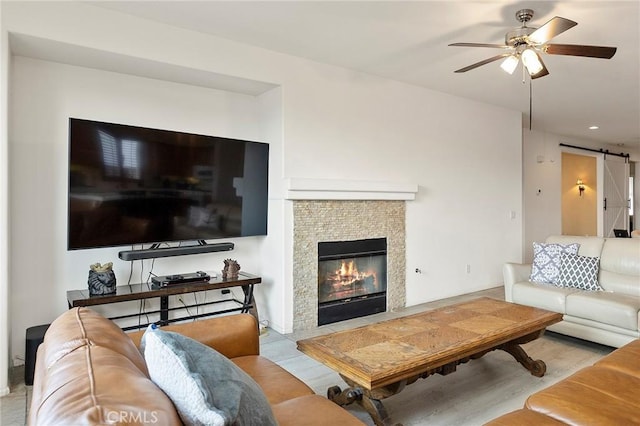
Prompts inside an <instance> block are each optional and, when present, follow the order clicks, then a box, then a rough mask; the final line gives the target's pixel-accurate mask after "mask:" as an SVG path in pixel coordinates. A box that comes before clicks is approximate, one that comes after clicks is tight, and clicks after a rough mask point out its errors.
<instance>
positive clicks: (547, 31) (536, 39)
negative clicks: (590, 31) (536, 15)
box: [529, 16, 578, 44]
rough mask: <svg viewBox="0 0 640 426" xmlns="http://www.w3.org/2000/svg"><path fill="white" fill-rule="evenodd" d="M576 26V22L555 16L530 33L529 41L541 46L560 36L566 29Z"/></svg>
mask: <svg viewBox="0 0 640 426" xmlns="http://www.w3.org/2000/svg"><path fill="white" fill-rule="evenodd" d="M576 25H578V23H577V22H574V21H572V20H570V19H566V18H561V17H559V16H556V17H554V18H551V19H550V20H549V21H547V22H546V23H545V24H544V25H543V26H541V27H540V28H538V29H537V30H535V31H534V32H532V33H531V34H530V35H529V40H531V41H532V42H533V43H535V44H543V43H546V42H548V41H549V40H551V39H552V38H554V37H555V36H557V35H558V34H562V33H563V32H565V31H567V30H568V29H570V28H573V27H575V26H576Z"/></svg>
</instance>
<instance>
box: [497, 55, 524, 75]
mask: <svg viewBox="0 0 640 426" xmlns="http://www.w3.org/2000/svg"><path fill="white" fill-rule="evenodd" d="M519 62H520V60H519V59H518V56H517V55H511V56H507V58H506V59H505V60H504V61H502V63H501V64H500V68H502V69H503V70H504V71H505V72H508V73H509V74H513V72H514V71H515V70H516V67H517V66H518V63H519Z"/></svg>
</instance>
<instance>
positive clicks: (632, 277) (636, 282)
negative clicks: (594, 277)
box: [600, 238, 640, 297]
mask: <svg viewBox="0 0 640 426" xmlns="http://www.w3.org/2000/svg"><path fill="white" fill-rule="evenodd" d="M600 285H601V286H602V287H603V288H604V289H605V290H608V291H614V292H616V293H618V292H619V293H624V294H628V295H632V296H636V297H640V238H608V239H607V241H606V242H605V243H604V247H603V248H602V256H601V257H600Z"/></svg>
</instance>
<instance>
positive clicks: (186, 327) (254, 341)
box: [128, 314, 260, 358]
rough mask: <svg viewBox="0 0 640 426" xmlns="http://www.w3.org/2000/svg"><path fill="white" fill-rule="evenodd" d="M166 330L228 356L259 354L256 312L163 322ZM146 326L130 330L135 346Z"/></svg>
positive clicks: (137, 344) (138, 342)
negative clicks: (137, 329) (178, 321)
mask: <svg viewBox="0 0 640 426" xmlns="http://www.w3.org/2000/svg"><path fill="white" fill-rule="evenodd" d="M161 329H162V330H163V331H175V332H176V333H180V334H182V335H183V336H187V337H189V338H191V339H193V340H197V341H198V342H200V343H202V344H205V345H207V346H209V347H210V348H213V349H215V350H216V351H218V352H220V353H221V354H222V355H224V356H226V357H227V358H234V357H237V356H245V355H259V354H260V337H259V334H258V322H257V320H256V318H255V317H254V316H253V315H250V314H236V315H228V316H219V317H213V318H207V319H201V320H198V321H190V322H185V323H181V324H170V325H163V326H162V327H161ZM143 335H144V330H141V331H134V332H131V333H129V334H128V336H129V337H130V338H131V340H133V343H135V345H136V346H138V347H140V340H141V339H142V336H143Z"/></svg>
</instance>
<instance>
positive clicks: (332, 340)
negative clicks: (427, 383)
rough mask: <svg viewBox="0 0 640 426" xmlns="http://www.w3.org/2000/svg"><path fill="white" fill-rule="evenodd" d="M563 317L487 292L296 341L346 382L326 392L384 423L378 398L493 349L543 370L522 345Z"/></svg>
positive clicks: (536, 370) (540, 372) (538, 372)
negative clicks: (493, 295) (421, 311)
mask: <svg viewBox="0 0 640 426" xmlns="http://www.w3.org/2000/svg"><path fill="white" fill-rule="evenodd" d="M561 320H562V314H558V313H555V312H549V311H545V310H542V309H537V308H532V307H529V306H522V305H517V304H514V303H509V302H505V301H502V300H496V299H491V298H486V297H485V298H479V299H475V300H472V301H469V302H464V303H459V304H455V305H451V306H447V307H444V308H440V309H435V310H432V311H427V312H423V313H420V314H415V315H410V316H406V317H402V318H397V319H393V320H389V321H383V322H379V323H376V324H370V325H367V326H364V327H359V328H355V329H352V330H347V331H340V332H336V333H331V334H328V335H324V336H318V337H314V338H311V339H305V340H300V341H298V349H299V350H300V351H302V352H304V353H305V354H307V355H309V356H310V357H312V358H314V359H316V360H318V361H320V362H321V363H323V364H325V365H327V366H328V367H330V368H332V369H333V370H335V371H337V372H338V373H339V374H340V376H341V377H342V378H343V379H344V381H345V382H346V383H347V384H348V385H349V388H347V389H345V390H341V389H340V388H339V387H338V386H334V387H331V388H329V389H328V391H327V397H328V398H329V399H331V400H332V401H334V402H335V403H337V404H339V405H347V404H351V403H353V402H356V403H359V404H360V405H362V406H363V407H364V408H365V409H366V410H367V412H368V413H369V414H370V415H371V417H372V418H373V421H374V422H375V424H376V425H383V424H387V423H388V422H389V421H390V420H389V419H388V415H387V412H386V410H385V408H384V406H383V405H382V402H381V400H382V399H384V398H387V397H389V396H391V395H395V394H397V393H398V392H400V391H401V390H402V389H404V387H405V386H406V385H408V384H411V383H413V382H415V381H416V380H418V379H419V378H426V377H428V376H430V375H432V374H436V373H438V374H441V375H447V374H449V373H452V372H454V371H455V370H456V366H457V365H458V364H462V363H465V362H468V361H469V360H472V359H478V358H480V357H482V356H483V355H485V354H486V353H488V352H491V351H493V350H496V349H500V350H503V351H505V352H508V353H509V354H511V355H512V356H513V357H514V358H515V359H516V360H517V361H518V362H519V363H520V364H522V366H524V367H525V368H526V369H527V370H529V371H530V372H531V374H532V375H534V376H537V377H542V376H543V375H544V373H545V372H546V365H545V363H544V362H543V361H541V360H535V361H534V360H533V359H531V357H529V355H527V353H526V352H525V351H524V349H522V347H521V346H520V345H521V344H524V343H527V342H530V341H532V340H534V339H537V338H538V337H540V336H542V334H543V333H544V330H545V328H546V327H547V326H549V325H551V324H554V323H557V322H559V321H561Z"/></svg>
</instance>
